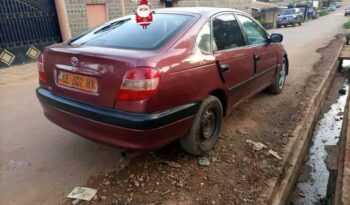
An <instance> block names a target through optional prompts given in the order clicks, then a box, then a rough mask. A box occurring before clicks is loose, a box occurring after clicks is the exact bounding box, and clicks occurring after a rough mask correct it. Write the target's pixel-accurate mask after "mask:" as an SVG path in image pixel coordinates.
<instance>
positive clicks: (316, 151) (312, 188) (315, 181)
mask: <svg viewBox="0 0 350 205" xmlns="http://www.w3.org/2000/svg"><path fill="white" fill-rule="evenodd" d="M345 65H346V66H349V67H350V61H347V62H346V64H345ZM343 66H344V63H343ZM343 89H344V90H345V91H346V94H345V95H340V96H339V98H338V100H337V102H336V103H334V104H332V105H331V107H330V109H329V110H328V112H326V113H324V114H323V116H322V118H321V119H320V120H319V121H318V123H317V125H316V127H315V128H314V132H313V141H312V143H311V146H310V148H309V159H308V161H307V162H306V163H305V167H308V168H310V170H309V171H310V173H309V174H310V176H308V178H307V180H305V181H302V182H299V183H298V184H297V189H299V191H300V192H301V193H302V195H303V197H299V198H298V202H297V203H296V204H300V205H302V204H305V205H309V204H310V205H311V204H321V199H324V198H325V197H326V195H327V185H328V179H329V171H328V170H327V165H326V162H325V159H326V157H327V151H326V147H327V146H330V145H336V144H337V143H338V141H339V136H340V132H341V127H342V123H343V113H344V109H345V103H346V100H347V95H348V91H349V84H348V83H347V82H346V83H344V85H343ZM304 196H305V197H304ZM294 203H295V201H294Z"/></svg>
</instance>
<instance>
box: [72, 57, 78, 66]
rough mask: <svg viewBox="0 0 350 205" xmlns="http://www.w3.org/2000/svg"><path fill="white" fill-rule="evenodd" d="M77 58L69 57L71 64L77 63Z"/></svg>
mask: <svg viewBox="0 0 350 205" xmlns="http://www.w3.org/2000/svg"><path fill="white" fill-rule="evenodd" d="M78 61H79V60H78V58H76V57H72V58H71V59H70V62H71V63H72V65H73V66H76V65H77V64H78Z"/></svg>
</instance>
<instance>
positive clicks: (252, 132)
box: [65, 36, 343, 205]
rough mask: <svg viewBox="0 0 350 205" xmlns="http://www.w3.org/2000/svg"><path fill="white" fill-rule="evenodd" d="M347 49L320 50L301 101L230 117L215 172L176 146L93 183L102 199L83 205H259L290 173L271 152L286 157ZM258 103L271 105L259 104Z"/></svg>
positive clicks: (335, 44)
mask: <svg viewBox="0 0 350 205" xmlns="http://www.w3.org/2000/svg"><path fill="white" fill-rule="evenodd" d="M342 43H343V40H342V37H341V36H337V38H336V39H334V40H332V41H331V42H330V43H329V45H328V46H327V47H325V48H321V49H318V51H317V52H318V53H320V54H321V59H320V61H319V62H318V63H317V64H316V65H315V66H314V71H315V74H314V75H312V76H310V77H309V80H308V81H307V82H308V83H307V84H305V86H304V89H303V90H304V92H294V93H293V97H295V98H296V99H298V100H294V101H290V100H288V99H285V100H279V101H273V100H274V98H276V97H277V96H273V95H270V94H267V93H266V92H262V93H261V94H259V95H257V96H256V97H254V98H252V99H250V100H247V101H245V102H244V103H242V104H241V105H239V106H238V107H237V108H236V109H235V110H234V111H233V112H232V113H231V114H230V115H229V116H227V117H226V119H225V122H224V126H223V129H222V134H221V136H220V140H219V142H218V145H217V146H216V147H215V150H214V151H213V152H211V153H210V155H209V156H208V159H209V162H210V165H209V166H201V165H199V163H198V160H199V159H198V158H196V157H192V156H189V155H187V154H185V153H183V152H182V151H181V150H180V149H179V148H178V145H177V144H176V143H174V144H172V145H169V146H167V147H164V148H163V149H161V150H158V151H156V152H149V153H144V154H141V155H139V156H137V157H136V158H133V159H132V160H131V163H128V166H126V167H124V168H123V169H122V171H117V172H111V173H108V174H102V175H99V176H94V177H91V178H90V180H89V181H88V182H87V184H86V186H87V187H92V188H96V189H98V194H97V197H96V198H95V200H93V201H92V202H81V203H80V204H88V203H92V204H113V203H114V204H169V205H171V204H201V205H202V204H257V200H258V198H259V195H260V193H261V192H262V191H263V190H264V189H266V188H267V187H268V186H270V185H269V183H268V181H269V180H271V179H276V178H277V177H278V176H279V175H280V174H281V173H283V172H282V171H283V169H284V160H283V159H281V160H279V159H277V158H276V157H274V156H272V155H271V154H269V153H268V151H269V150H270V149H271V150H273V151H275V152H277V153H281V152H282V150H283V148H284V147H285V146H286V145H287V143H288V141H289V138H290V137H291V135H290V133H292V131H293V129H294V128H295V125H296V124H297V122H298V120H299V119H300V117H302V116H301V113H302V112H303V110H304V108H305V106H306V103H305V102H306V101H307V100H308V98H309V97H310V96H311V95H312V94H313V92H314V91H315V89H316V88H317V87H318V86H319V84H320V82H321V81H320V79H322V78H324V77H325V72H324V71H326V70H327V69H329V67H330V66H331V64H332V62H333V60H334V58H335V57H336V52H335V51H336V50H338V49H339V47H340V46H341V44H342ZM258 98H271V100H270V103H269V102H267V104H265V103H261V104H259V103H258V102H261V100H257V99H258ZM271 102H273V103H271ZM276 107H279V108H283V109H275V108H276ZM247 140H253V142H261V143H263V144H264V145H266V148H263V149H261V150H259V151H258V150H255V149H254V147H253V145H251V144H249V143H247ZM125 160H126V161H128V160H129V159H128V157H126V158H125ZM65 203H66V204H70V203H71V200H67V201H66V202H65Z"/></svg>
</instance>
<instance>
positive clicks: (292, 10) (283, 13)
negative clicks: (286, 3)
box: [282, 9, 295, 15]
mask: <svg viewBox="0 0 350 205" xmlns="http://www.w3.org/2000/svg"><path fill="white" fill-rule="evenodd" d="M290 14H295V10H294V9H286V10H283V11H282V15H290Z"/></svg>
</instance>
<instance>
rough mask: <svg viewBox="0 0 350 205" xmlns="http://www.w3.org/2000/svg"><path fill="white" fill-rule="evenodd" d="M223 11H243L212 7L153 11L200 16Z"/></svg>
mask: <svg viewBox="0 0 350 205" xmlns="http://www.w3.org/2000/svg"><path fill="white" fill-rule="evenodd" d="M225 11H231V12H240V13H244V12H243V11H239V10H236V9H231V8H214V7H172V8H160V9H155V12H161V13H168V12H169V13H187V14H191V13H192V14H200V15H212V14H215V13H219V12H225Z"/></svg>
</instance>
